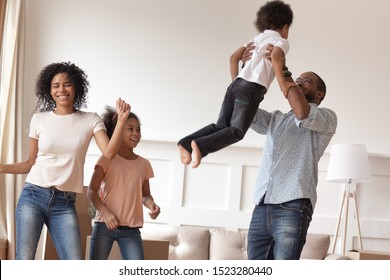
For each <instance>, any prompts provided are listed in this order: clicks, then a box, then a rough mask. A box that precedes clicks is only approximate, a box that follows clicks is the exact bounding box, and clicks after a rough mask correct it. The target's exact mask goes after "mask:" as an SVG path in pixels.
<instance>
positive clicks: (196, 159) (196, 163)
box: [191, 140, 202, 168]
mask: <svg viewBox="0 0 390 280" xmlns="http://www.w3.org/2000/svg"><path fill="white" fill-rule="evenodd" d="M191 148H192V153H193V154H194V163H193V164H192V168H197V167H198V166H199V164H200V161H201V160H202V154H201V152H200V150H199V147H198V145H197V144H196V142H195V141H194V140H192V142H191Z"/></svg>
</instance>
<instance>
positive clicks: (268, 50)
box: [263, 44, 274, 60]
mask: <svg viewBox="0 0 390 280" xmlns="http://www.w3.org/2000/svg"><path fill="white" fill-rule="evenodd" d="M273 50H274V45H271V44H268V46H267V48H266V50H265V52H264V54H263V57H264V58H265V59H268V60H271V53H272V51H273Z"/></svg>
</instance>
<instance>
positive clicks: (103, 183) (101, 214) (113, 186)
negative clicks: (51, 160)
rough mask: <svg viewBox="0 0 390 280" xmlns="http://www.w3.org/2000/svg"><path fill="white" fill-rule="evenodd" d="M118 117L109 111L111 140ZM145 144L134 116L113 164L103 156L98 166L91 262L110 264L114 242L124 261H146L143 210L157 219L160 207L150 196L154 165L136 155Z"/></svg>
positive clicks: (107, 120)
mask: <svg viewBox="0 0 390 280" xmlns="http://www.w3.org/2000/svg"><path fill="white" fill-rule="evenodd" d="M117 118H118V116H117V114H116V113H115V111H114V110H113V109H112V108H110V107H107V108H106V111H105V113H104V115H103V120H104V123H105V125H106V128H107V134H108V137H111V135H112V132H113V131H114V129H115V126H116V123H117ZM140 140H141V127H140V122H139V119H138V117H137V116H136V115H135V114H133V113H130V115H129V117H128V119H127V122H126V126H125V131H124V132H123V136H122V144H121V147H120V149H119V152H118V154H117V155H116V156H115V157H114V158H113V159H112V160H109V159H107V158H106V157H104V156H102V157H100V159H99V160H98V162H97V163H96V166H95V170H94V173H93V175H92V178H91V183H90V185H89V187H88V197H89V199H90V201H91V203H92V204H93V205H94V206H95V208H96V209H97V214H96V218H95V223H94V226H93V231H92V236H91V250H90V259H91V260H106V259H107V258H108V256H109V254H110V251H111V248H112V245H113V242H114V241H115V240H116V241H117V242H118V245H119V248H120V251H121V254H122V258H123V259H125V260H142V259H144V252H143V247H142V239H141V234H140V230H139V228H141V227H142V226H143V222H144V220H143V207H142V205H145V206H146V207H147V208H148V209H150V212H149V215H150V217H151V218H152V219H156V218H157V216H158V215H159V214H160V207H159V206H157V204H156V203H155V202H154V199H153V197H152V195H151V193H150V188H149V178H152V177H153V176H154V175H153V169H152V167H151V165H150V162H149V161H148V160H147V159H145V158H143V157H141V156H139V155H137V154H135V153H134V151H133V150H134V148H135V147H136V146H137V145H138V143H139V141H140Z"/></svg>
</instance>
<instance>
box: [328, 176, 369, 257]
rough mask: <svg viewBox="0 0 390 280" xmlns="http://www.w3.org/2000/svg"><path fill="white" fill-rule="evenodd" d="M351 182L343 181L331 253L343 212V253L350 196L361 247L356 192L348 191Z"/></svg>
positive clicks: (334, 247) (343, 250)
mask: <svg viewBox="0 0 390 280" xmlns="http://www.w3.org/2000/svg"><path fill="white" fill-rule="evenodd" d="M351 182H352V180H351V179H348V180H347V182H346V183H345V189H344V193H343V199H342V201H341V206H340V212H339V217H338V220H337V226H336V231H335V234H334V240H333V247H332V254H334V252H335V249H336V243H337V238H338V234H339V229H340V223H341V219H342V214H343V212H344V231H343V236H342V240H343V243H342V252H343V255H345V247H346V241H347V225H348V209H349V199H350V198H352V200H353V202H354V208H355V209H354V210H355V214H356V216H355V220H356V227H357V230H358V240H359V247H360V249H363V243H362V236H361V231H360V222H359V212H358V207H357V201H356V192H355V191H352V192H351V191H350V187H351Z"/></svg>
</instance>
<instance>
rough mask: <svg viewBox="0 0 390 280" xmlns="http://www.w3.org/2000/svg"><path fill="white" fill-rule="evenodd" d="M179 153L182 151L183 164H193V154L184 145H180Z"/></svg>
mask: <svg viewBox="0 0 390 280" xmlns="http://www.w3.org/2000/svg"><path fill="white" fill-rule="evenodd" d="M179 151H180V159H181V163H183V164H190V162H191V160H192V159H191V154H190V152H188V151H187V150H186V149H184V147H183V146H182V145H180V144H179Z"/></svg>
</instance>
